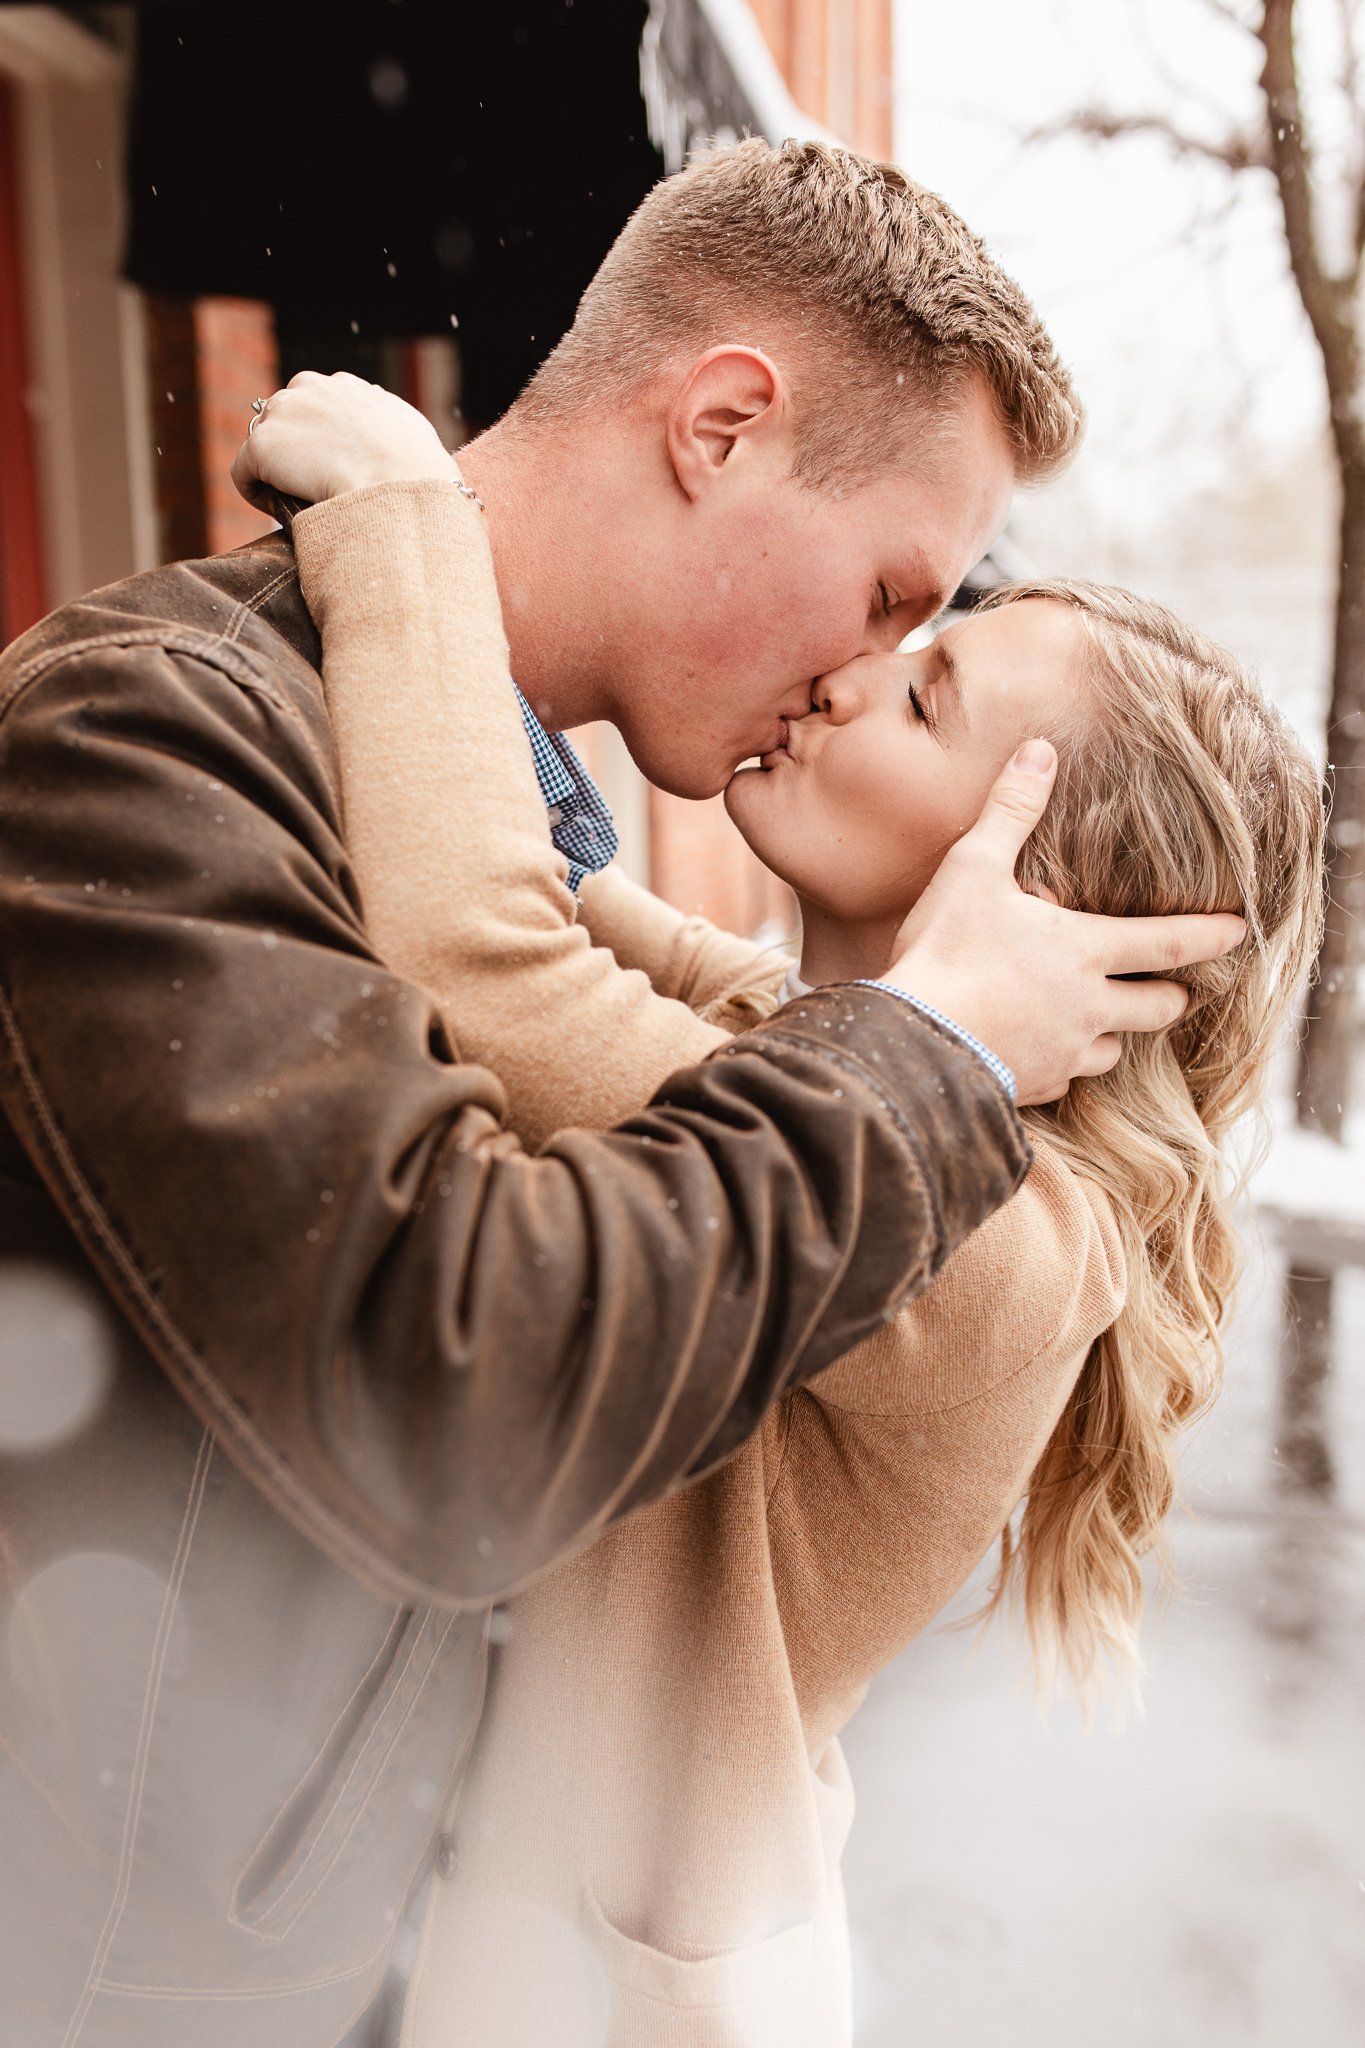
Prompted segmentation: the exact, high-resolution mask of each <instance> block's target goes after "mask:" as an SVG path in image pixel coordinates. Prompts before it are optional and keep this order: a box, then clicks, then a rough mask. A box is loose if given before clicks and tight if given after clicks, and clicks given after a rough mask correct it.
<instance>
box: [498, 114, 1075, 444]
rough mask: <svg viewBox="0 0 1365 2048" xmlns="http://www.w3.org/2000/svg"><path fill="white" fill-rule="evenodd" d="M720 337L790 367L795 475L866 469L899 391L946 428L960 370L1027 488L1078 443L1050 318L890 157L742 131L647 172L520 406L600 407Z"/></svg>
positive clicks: (884, 437) (561, 411)
mask: <svg viewBox="0 0 1365 2048" xmlns="http://www.w3.org/2000/svg"><path fill="white" fill-rule="evenodd" d="M726 341H729V342H748V343H752V344H754V345H756V346H761V347H764V348H765V349H766V350H767V351H768V353H770V354H772V355H773V357H774V360H775V361H778V362H779V363H780V365H781V367H782V369H783V371H784V374H786V375H787V376H788V378H789V380H790V382H791V384H792V388H793V391H794V394H795V397H796V401H797V455H796V469H797V473H798V474H799V475H800V476H802V477H803V478H804V479H805V480H806V481H808V482H810V483H813V484H829V483H846V482H849V481H851V480H854V479H856V478H859V477H866V476H868V475H875V474H877V473H880V472H881V471H882V470H884V469H885V468H886V467H888V466H889V465H890V464H892V463H894V461H895V460H896V459H897V454H898V448H899V443H900V441H901V438H902V431H903V422H905V420H906V419H907V417H908V416H909V414H908V412H907V401H909V409H910V413H912V414H913V415H914V416H915V417H917V419H918V421H919V424H920V427H921V430H922V429H923V425H924V422H925V420H926V419H928V420H929V421H930V423H931V424H932V423H933V422H934V421H935V420H936V419H941V420H943V422H944V424H945V425H946V424H947V422H948V419H949V417H950V415H951V413H952V409H953V403H954V400H955V398H956V396H957V395H958V393H960V391H961V390H962V388H963V386H964V384H966V383H967V382H968V381H969V380H970V379H971V378H972V377H973V376H978V377H980V378H982V379H984V381H985V383H986V386H987V388H988V389H989V391H990V393H991V396H992V398H993V400H994V403H995V408H996V412H997V414H998V416H999V419H1000V422H1001V425H1002V426H1003V428H1004V430H1005V433H1006V435H1007V437H1008V439H1009V442H1010V445H1011V447H1012V448H1013V451H1014V456H1015V470H1016V475H1017V476H1018V478H1019V480H1020V481H1021V482H1028V481H1036V480H1038V479H1040V478H1043V477H1046V476H1049V475H1052V474H1054V473H1055V472H1056V471H1057V470H1058V469H1060V468H1061V467H1062V465H1063V464H1064V463H1065V462H1066V461H1067V460H1068V458H1069V457H1070V456H1071V454H1072V453H1073V451H1074V449H1075V447H1076V444H1077V442H1078V441H1079V439H1080V435H1081V429H1082V412H1081V407H1080V402H1079V400H1078V399H1077V397H1076V393H1075V390H1074V389H1073V387H1072V383H1071V379H1070V377H1069V376H1068V374H1067V372H1066V370H1065V369H1064V367H1063V365H1062V363H1061V360H1060V358H1059V357H1058V354H1057V351H1056V349H1055V348H1054V346H1053V344H1052V341H1051V339H1050V337H1049V336H1048V333H1047V331H1046V329H1045V328H1044V327H1043V325H1042V322H1041V321H1040V320H1039V318H1038V316H1037V314H1036V313H1035V312H1034V310H1033V308H1032V306H1031V305H1030V304H1029V302H1028V300H1027V299H1026V298H1025V297H1024V294H1023V293H1022V292H1021V291H1020V290H1019V287H1018V286H1017V285H1016V284H1015V283H1014V281H1013V280H1012V279H1011V278H1009V277H1007V276H1006V275H1005V273H1004V271H1003V270H1001V268H1000V266H999V264H998V263H996V262H995V261H994V260H993V259H992V258H991V257H990V256H989V255H988V254H987V252H986V249H985V246H984V244H983V243H982V242H980V241H979V240H978V238H977V237H976V236H975V235H974V234H972V232H971V230H970V229H969V228H968V227H967V226H966V224H965V223H964V222H963V221H962V220H960V219H959V218H958V216H957V214H955V213H954V212H953V210H952V208H951V207H950V206H947V205H945V203H944V202H943V200H941V199H939V198H938V197H937V196H936V195H935V194H934V193H932V192H927V191H925V190H924V188H923V187H922V186H920V185H916V184H914V183H913V182H912V181H911V180H910V179H909V178H907V177H906V176H905V174H904V172H903V171H899V170H897V169H896V167H895V165H894V164H884V163H876V162H874V161H873V160H872V159H871V158H870V157H863V156H855V155H854V154H853V153H852V152H851V151H849V150H844V149H829V148H825V147H824V146H822V145H821V144H819V143H813V142H784V143H783V144H782V146H781V147H780V148H778V149H774V148H773V147H772V146H771V145H770V144H768V143H766V142H761V141H748V142H740V143H737V144H735V145H734V147H732V148H729V149H719V150H716V151H714V152H713V153H711V154H710V155H708V156H704V157H702V158H700V159H699V160H698V161H697V162H695V163H693V164H691V165H689V166H688V168H687V169H686V170H684V171H680V172H679V173H678V174H677V176H676V177H672V178H666V179H664V181H663V182H662V183H661V184H659V185H656V186H655V188H654V190H653V191H652V192H651V193H650V194H649V196H648V197H647V198H646V199H645V200H644V202H643V204H642V205H641V206H639V207H638V208H637V209H636V211H635V213H634V214H633V215H632V216H631V219H630V220H629V221H628V222H627V224H626V226H625V227H624V228H623V229H622V231H621V233H620V235H619V236H618V237H617V239H616V242H615V243H614V244H613V246H612V248H611V249H610V251H609V252H608V254H607V256H606V259H605V261H604V262H603V264H602V266H601V268H600V270H599V271H598V272H597V275H596V276H595V277H594V278H593V280H592V283H591V284H590V285H589V286H588V288H587V290H586V291H585V292H584V294H583V297H582V300H581V301H580V303H579V308H578V313H577V317H576V318H575V320H574V324H573V326H572V328H571V329H570V331H569V332H568V334H566V335H565V337H564V339H563V340H562V341H561V342H560V344H559V346H558V347H557V348H556V349H555V351H554V353H553V354H552V355H551V356H550V357H549V359H548V361H547V362H545V363H544V364H543V365H542V367H541V369H540V370H539V371H538V372H537V374H536V375H535V377H534V378H533V379H532V380H531V382H530V384H529V385H528V386H527V388H526V390H525V391H524V392H523V394H522V396H521V398H520V399H519V400H518V402H517V406H516V408H515V412H516V414H517V415H519V416H520V417H521V418H523V419H528V420H550V419H552V418H555V417H563V416H564V415H565V414H568V413H574V412H581V411H584V410H588V409H595V408H597V407H600V406H601V405H603V404H605V403H611V402H613V401H616V400H619V399H622V398H624V397H626V396H628V395H629V394H630V393H631V392H633V391H636V390H638V389H639V388H640V387H641V386H642V385H644V384H646V383H648V382H650V381H652V380H653V378H654V377H655V376H657V375H658V374H659V373H660V372H662V371H663V370H664V369H665V368H666V366H667V365H668V364H669V363H671V362H674V361H676V360H677V359H678V358H679V357H681V356H684V355H695V354H698V353H700V352H701V351H702V350H703V349H706V348H709V347H713V346H714V345H716V344H717V343H720V342H726ZM812 393H813V394H814V398H813V401H812V398H811V394H812Z"/></svg>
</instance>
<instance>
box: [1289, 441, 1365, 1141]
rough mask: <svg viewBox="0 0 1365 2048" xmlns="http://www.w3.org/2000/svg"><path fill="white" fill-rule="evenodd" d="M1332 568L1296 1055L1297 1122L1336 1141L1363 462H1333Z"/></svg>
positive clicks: (1349, 1026)
mask: <svg viewBox="0 0 1365 2048" xmlns="http://www.w3.org/2000/svg"><path fill="white" fill-rule="evenodd" d="M1341 488H1342V507H1341V568H1340V578H1339V583H1338V588H1337V610H1336V638H1335V645H1334V649H1333V660H1332V702H1331V709H1330V711H1329V713H1328V717H1327V763H1328V765H1327V779H1326V792H1327V798H1328V801H1329V803H1330V805H1331V820H1330V823H1329V826H1328V835H1327V884H1328V908H1327V928H1326V931H1325V933H1324V936H1323V943H1322V951H1321V952H1320V954H1319V955H1318V979H1317V983H1316V985H1315V987H1314V988H1313V989H1312V990H1311V991H1310V992H1309V997H1308V1004H1307V1011H1306V1017H1307V1028H1306V1030H1305V1033H1304V1037H1303V1041H1302V1044H1301V1045H1300V1048H1299V1073H1298V1119H1299V1122H1300V1123H1301V1124H1304V1125H1306V1126H1307V1127H1308V1128H1309V1129H1310V1130H1315V1131H1322V1132H1324V1133H1325V1134H1326V1136H1328V1137H1329V1138H1338V1139H1339V1138H1340V1136H1341V1131H1342V1124H1343V1122H1344V1120H1345V1114H1346V1106H1347V1104H1348V1102H1349V1100H1350V1083H1351V1059H1352V1054H1353V1051H1354V1046H1355V1036H1356V1030H1357V1027H1358V1021H1359V1020H1358V1015H1357V1011H1358V1004H1357V995H1356V989H1357V983H1358V980H1359V977H1360V971H1361V963H1362V958H1365V946H1363V945H1362V932H1363V931H1365V464H1362V463H1360V462H1358V461H1348V460H1345V459H1343V460H1342V462H1341Z"/></svg>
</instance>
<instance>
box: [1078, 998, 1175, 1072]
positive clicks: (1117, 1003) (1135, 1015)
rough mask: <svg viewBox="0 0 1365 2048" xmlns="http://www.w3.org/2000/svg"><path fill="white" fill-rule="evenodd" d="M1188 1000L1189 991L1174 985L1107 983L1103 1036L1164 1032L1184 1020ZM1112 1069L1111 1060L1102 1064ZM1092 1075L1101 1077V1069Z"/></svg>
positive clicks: (1096, 1069) (1095, 1070)
mask: <svg viewBox="0 0 1365 2048" xmlns="http://www.w3.org/2000/svg"><path fill="white" fill-rule="evenodd" d="M1189 1000H1190V998H1189V991H1188V990H1187V989H1183V988H1182V987H1181V986H1180V983H1179V982H1178V981H1111V982H1110V983H1109V984H1108V987H1107V989H1106V991H1105V1003H1104V1018H1103V1023H1104V1027H1105V1029H1104V1035H1105V1036H1106V1037H1108V1036H1109V1035H1110V1034H1111V1033H1113V1032H1116V1031H1165V1030H1166V1029H1167V1028H1168V1027H1169V1026H1170V1025H1172V1024H1176V1023H1178V1022H1179V1020H1180V1019H1181V1018H1182V1017H1183V1016H1184V1014H1185V1010H1186V1006H1187V1005H1188V1003H1189ZM1117 1042H1118V1041H1117V1040H1115V1043H1116V1044H1117ZM1112 1065H1113V1061H1112V1060H1110V1061H1107V1062H1106V1066H1112ZM1085 1071H1086V1072H1090V1071H1092V1070H1091V1069H1089V1068H1087V1069H1085ZM1093 1071H1094V1072H1095V1073H1097V1074H1102V1073H1104V1072H1105V1067H1096V1068H1094V1069H1093Z"/></svg>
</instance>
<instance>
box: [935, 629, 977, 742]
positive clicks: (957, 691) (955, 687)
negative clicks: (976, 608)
mask: <svg viewBox="0 0 1365 2048" xmlns="http://www.w3.org/2000/svg"><path fill="white" fill-rule="evenodd" d="M934 653H935V655H936V656H937V658H938V674H937V676H936V677H935V678H934V680H935V682H943V683H946V684H947V685H948V688H949V689H950V690H951V691H952V693H953V703H954V705H955V707H956V709H957V715H958V717H959V718H960V719H961V721H962V726H963V730H964V731H970V730H971V725H970V721H969V719H968V717H967V699H966V694H965V692H964V691H963V688H962V671H961V670H960V669H959V667H958V665H957V663H956V661H955V660H954V659H953V651H952V649H951V647H949V646H948V645H947V644H946V642H945V641H943V640H936V641H935V642H934Z"/></svg>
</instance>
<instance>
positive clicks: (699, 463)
mask: <svg viewBox="0 0 1365 2048" xmlns="http://www.w3.org/2000/svg"><path fill="white" fill-rule="evenodd" d="M790 411H791V408H790V401H789V397H788V392H787V386H786V380H785V379H784V378H783V375H782V372H781V371H780V370H779V369H778V367H777V365H776V363H774V362H773V361H772V360H771V359H770V358H769V357H768V356H765V355H764V353H763V351H762V349H757V348H745V347H742V346H741V345H740V344H739V343H737V342H722V343H720V344H719V345H718V346H717V347H716V348H710V349H708V350H707V351H706V353H705V355H701V356H698V357H697V360H696V361H695V362H694V363H693V365H692V367H691V369H690V370H689V371H688V373H687V375H686V376H685V377H684V379H683V381H682V383H681V384H680V385H679V387H678V390H677V393H676V395H675V396H674V399H673V402H672V404H671V405H670V406H669V409H668V415H667V418H666V420H665V422H664V433H665V439H666V441H667V445H668V457H669V460H670V462H671V463H672V465H673V470H674V473H675V475H676V476H677V479H678V482H679V483H680V484H681V486H682V488H683V490H684V491H685V492H686V493H687V496H688V497H689V498H693V499H695V498H699V497H701V496H702V495H703V493H704V492H706V491H707V490H709V489H710V488H711V487H712V485H713V484H715V483H716V481H717V480H718V479H719V477H720V476H721V474H722V472H723V471H724V469H725V466H726V464H727V463H728V462H730V460H731V459H732V457H733V456H734V455H735V454H736V452H737V451H740V450H742V451H743V452H744V454H745V455H746V456H756V455H759V454H763V455H770V454H771V455H778V454H780V455H782V456H783V457H785V456H786V454H787V450H786V445H785V444H786V437H787V433H788V429H789V422H790Z"/></svg>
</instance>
